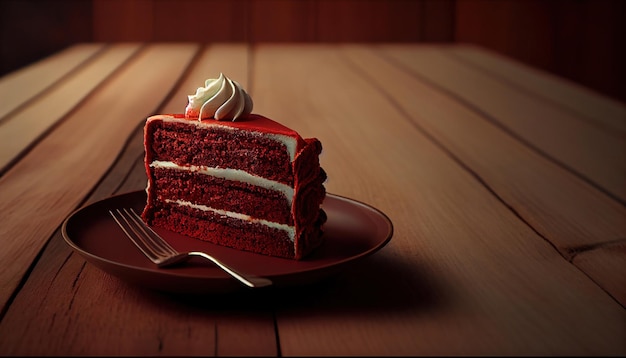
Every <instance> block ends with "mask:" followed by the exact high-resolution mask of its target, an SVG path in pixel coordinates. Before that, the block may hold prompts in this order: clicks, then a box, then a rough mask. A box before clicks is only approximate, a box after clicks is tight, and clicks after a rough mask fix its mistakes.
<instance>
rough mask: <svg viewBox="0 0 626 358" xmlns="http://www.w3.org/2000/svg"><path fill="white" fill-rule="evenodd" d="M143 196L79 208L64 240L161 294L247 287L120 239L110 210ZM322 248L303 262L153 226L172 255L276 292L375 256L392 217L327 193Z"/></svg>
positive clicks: (138, 203) (138, 206)
mask: <svg viewBox="0 0 626 358" xmlns="http://www.w3.org/2000/svg"><path fill="white" fill-rule="evenodd" d="M145 201H146V193H145V191H143V190H142V191H136V192H131V193H127V194H121V195H117V196H112V197H110V198H107V199H104V200H101V201H98V202H95V203H93V204H90V205H88V206H85V207H83V208H81V209H79V210H77V211H75V212H74V213H73V214H72V215H70V216H69V217H68V218H67V219H66V220H65V222H64V223H63V230H62V231H63V237H64V239H65V241H66V242H67V243H68V244H69V245H70V246H71V247H72V248H73V249H74V250H75V251H76V252H78V253H79V254H80V255H82V256H83V257H84V258H85V259H86V260H87V261H89V262H90V263H92V264H93V265H95V266H97V267H98V268H100V269H102V270H104V271H105V272H108V273H110V274H112V275H115V276H117V277H119V278H121V279H122V280H125V281H128V282H131V283H133V284H137V285H141V286H144V287H148V288H151V289H156V290H160V291H167V292H176V293H222V292H233V291H236V290H250V289H249V288H247V287H246V286H243V285H242V284H240V283H239V282H238V281H236V280H235V279H233V278H231V277H230V276H229V275H228V274H226V273H225V272H223V271H221V270H220V269H219V268H217V267H216V266H214V265H212V264H211V263H208V262H204V261H190V262H188V263H186V264H182V265H178V266H175V267H169V268H157V267H156V265H154V264H153V263H152V262H150V261H149V260H148V259H147V258H146V257H145V256H143V254H142V253H141V251H139V249H137V247H136V246H134V245H133V243H132V242H131V241H130V240H129V239H128V238H127V237H126V236H125V235H124V233H123V232H122V230H121V229H120V228H119V227H118V226H117V224H116V223H115V221H113V219H112V218H111V216H110V215H109V212H108V210H109V209H113V208H123V207H132V208H134V209H135V210H137V211H141V210H142V209H143V206H144V203H145ZM322 206H323V208H324V210H325V211H326V214H327V215H328V221H327V222H326V224H325V225H324V236H325V241H324V244H323V245H322V246H321V247H319V248H318V249H317V250H315V252H313V253H312V254H311V255H309V256H308V257H307V258H306V259H303V260H300V261H295V260H289V259H281V258H276V257H269V256H264V255H259V254H254V253H250V252H244V251H238V250H234V249H230V248H227V247H223V246H219V245H214V244H211V243H207V242H203V241H200V240H195V239H190V238H187V237H185V236H182V235H179V234H176V233H173V232H170V231H167V230H160V229H156V231H157V232H158V233H159V234H160V235H161V236H163V237H164V238H165V239H166V240H167V241H168V242H169V243H170V244H171V245H172V246H174V247H175V248H176V249H178V250H193V251H205V252H208V253H210V254H211V255H213V256H215V257H216V258H218V259H219V260H221V261H223V262H224V263H225V264H227V265H229V266H231V267H233V268H234V269H236V270H238V271H240V272H241V273H249V274H254V275H257V276H263V277H267V278H269V279H271V280H272V281H273V282H274V285H275V286H277V287H285V286H292V285H301V284H308V283H312V282H314V281H317V280H320V279H322V278H325V277H328V276H329V275H332V274H335V273H337V272H338V271H339V270H340V269H342V268H344V267H345V265H347V264H349V263H352V262H354V261H356V260H358V259H361V258H363V257H366V256H368V255H370V254H373V253H375V252H376V251H378V250H380V249H381V248H382V247H383V246H385V245H386V244H387V243H388V242H389V240H391V237H392V235H393V224H392V223H391V220H389V218H388V217H387V216H386V215H385V214H384V213H382V212H381V211H380V210H378V209H375V208H373V207H371V206H369V205H367V204H364V203H361V202H358V201H355V200H352V199H348V198H345V197H341V196H337V195H332V194H328V195H327V196H326V199H325V200H324V203H323V205H322Z"/></svg>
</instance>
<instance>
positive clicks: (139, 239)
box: [109, 208, 272, 288]
mask: <svg viewBox="0 0 626 358" xmlns="http://www.w3.org/2000/svg"><path fill="white" fill-rule="evenodd" d="M109 213H110V214H111V216H112V217H113V219H114V220H115V222H116V223H117V225H118V226H119V227H120V228H121V229H122V230H123V231H124V233H125V234H126V236H128V238H129V239H130V240H131V241H132V242H133V243H134V244H135V246H137V247H138V248H139V250H141V252H143V254H144V255H145V256H146V257H147V258H148V259H150V261H152V262H153V263H155V264H156V265H157V266H158V267H167V266H170V265H174V264H176V263H179V262H182V261H185V260H187V259H189V258H191V257H202V258H204V259H207V260H209V261H211V262H212V263H214V264H215V265H217V266H218V267H220V268H221V269H222V270H224V271H226V272H227V273H228V274H229V275H231V276H232V277H234V278H236V279H237V280H239V281H240V282H241V283H243V284H244V285H246V286H248V287H253V288H257V287H264V286H269V285H271V284H272V281H271V280H269V279H267V278H264V277H256V276H243V275H242V274H240V273H237V272H236V271H235V270H233V269H231V268H230V267H228V266H226V265H225V264H224V263H222V262H220V261H219V260H218V259H216V258H215V257H213V256H211V255H209V254H207V253H205V252H201V251H188V252H179V251H177V250H176V249H174V248H173V247H172V246H171V245H170V244H169V243H168V242H167V241H165V240H164V239H163V238H162V237H161V236H159V234H157V233H156V232H155V231H154V230H152V228H151V227H149V226H148V225H146V223H144V221H143V220H142V219H141V217H140V216H139V215H138V214H137V213H136V212H135V210H133V209H132V208H131V209H130V210H128V209H126V208H124V209H122V210H120V209H115V212H114V211H112V210H109Z"/></svg>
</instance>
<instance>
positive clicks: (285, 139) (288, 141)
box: [150, 114, 297, 162]
mask: <svg viewBox="0 0 626 358" xmlns="http://www.w3.org/2000/svg"><path fill="white" fill-rule="evenodd" d="M150 118H155V119H160V120H162V121H163V122H171V123H174V122H176V123H183V124H193V125H194V126H196V127H198V128H203V129H207V128H211V127H219V128H220V129H223V130H228V131H231V132H236V131H239V130H240V129H237V128H233V127H230V126H225V125H221V124H219V122H215V121H208V122H207V121H204V122H201V121H190V120H188V119H185V118H176V117H173V116H171V115H160V114H159V115H154V116H152V117H150ZM246 132H248V133H258V135H259V136H263V137H265V138H269V139H272V140H275V141H277V142H280V143H282V144H283V145H284V146H285V147H287V151H288V152H289V158H290V159H291V161H292V162H293V160H294V158H295V156H296V147H297V142H296V140H295V139H294V138H292V137H290V136H286V135H282V134H272V133H261V132H254V131H250V130H247V131H246Z"/></svg>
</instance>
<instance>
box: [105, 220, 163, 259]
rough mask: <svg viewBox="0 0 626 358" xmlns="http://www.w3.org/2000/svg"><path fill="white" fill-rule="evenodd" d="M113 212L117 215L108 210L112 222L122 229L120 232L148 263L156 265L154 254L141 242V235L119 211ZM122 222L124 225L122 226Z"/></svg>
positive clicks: (156, 257)
mask: <svg viewBox="0 0 626 358" xmlns="http://www.w3.org/2000/svg"><path fill="white" fill-rule="evenodd" d="M115 211H116V212H117V215H116V214H115V213H114V212H113V211H111V210H109V214H111V216H112V217H113V220H115V222H116V223H117V225H118V226H119V227H120V228H121V229H122V231H124V233H125V234H126V236H128V238H129V239H130V241H132V242H133V244H135V246H137V248H139V250H141V252H143V253H144V255H146V257H148V258H149V259H150V261H152V262H154V263H156V262H157V261H158V256H157V255H155V253H154V252H152V250H151V249H150V248H149V247H148V246H147V245H146V243H145V241H144V240H142V238H141V235H140V234H139V233H138V232H137V230H136V229H135V228H134V226H133V225H131V224H130V222H129V221H128V219H127V218H126V216H124V214H123V213H122V212H121V211H120V210H119V209H116V210H115ZM122 221H123V222H124V223H125V224H123V223H122ZM131 232H132V234H131ZM133 234H134V235H133Z"/></svg>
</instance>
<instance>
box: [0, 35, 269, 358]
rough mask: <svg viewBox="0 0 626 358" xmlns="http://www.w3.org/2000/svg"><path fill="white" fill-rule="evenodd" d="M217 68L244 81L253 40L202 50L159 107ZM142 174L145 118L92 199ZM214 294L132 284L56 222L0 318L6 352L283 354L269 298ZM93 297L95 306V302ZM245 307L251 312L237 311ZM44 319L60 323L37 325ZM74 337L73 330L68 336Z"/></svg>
mask: <svg viewBox="0 0 626 358" xmlns="http://www.w3.org/2000/svg"><path fill="white" fill-rule="evenodd" d="M219 71H223V72H225V73H228V74H229V76H230V74H233V76H236V77H233V78H242V79H243V81H241V82H242V83H246V81H247V73H246V72H247V47H246V46H243V45H216V46H211V47H209V48H207V49H205V51H204V52H203V53H202V54H201V55H200V56H199V57H198V58H197V59H196V60H195V62H194V63H193V67H192V68H191V69H189V72H187V73H186V75H185V77H184V78H183V80H182V82H180V83H178V84H177V88H176V89H175V91H174V92H173V96H171V97H170V98H169V99H168V101H167V103H165V104H164V106H162V107H161V108H160V109H159V112H167V113H182V111H183V110H184V106H185V105H186V98H187V97H186V96H187V94H189V93H193V92H194V91H195V88H196V87H197V86H198V85H202V84H203V81H202V80H199V79H202V78H206V77H207V76H208V77H211V76H216V73H215V72H217V74H219ZM181 103H182V106H181ZM146 181H147V178H146V174H145V168H144V165H143V126H142V125H141V123H139V125H138V126H137V127H136V129H135V131H134V133H133V134H132V136H131V138H130V140H129V141H128V142H127V144H126V146H125V147H124V150H123V151H122V153H121V154H120V157H119V158H118V159H117V160H116V161H115V164H114V166H113V167H112V168H111V170H110V171H109V172H108V174H107V175H106V177H105V178H104V179H103V180H102V181H101V182H100V183H99V185H98V187H97V188H96V189H95V190H94V191H93V193H92V194H91V195H90V197H89V199H88V200H87V201H86V203H91V202H94V201H96V200H100V199H104V198H106V197H108V196H110V195H113V194H119V193H123V192H128V191H134V190H142V189H144V188H145V185H146ZM59 297H65V299H61V300H59ZM120 297H123V299H122V300H121V299H120ZM247 299H250V297H248V298H247ZM208 300H209V299H208V298H207V297H196V298H193V297H185V296H176V295H167V294H161V293H156V292H150V291H148V290H144V289H141V288H138V287H133V286H130V285H128V284H126V283H124V282H122V281H121V280H119V279H117V278H115V277H112V276H109V275H108V274H107V273H104V272H102V271H100V270H99V269H97V268H95V266H92V265H91V264H89V263H86V262H85V260H84V259H83V258H82V257H81V256H79V255H78V254H76V253H74V252H72V249H71V248H70V247H69V246H68V245H67V244H65V242H64V241H63V238H62V235H61V232H60V230H57V232H56V233H55V235H54V236H53V238H52V239H51V241H50V243H49V244H48V246H47V247H46V249H45V250H44V252H43V254H42V255H41V259H40V260H39V262H38V263H37V265H36V266H35V267H34V268H33V270H32V273H30V277H29V280H28V281H27V282H26V283H25V285H24V287H23V288H22V289H21V290H20V292H19V294H18V295H17V296H16V298H15V299H14V301H13V303H12V304H11V306H10V308H9V309H8V310H7V313H6V315H5V317H4V318H3V320H2V322H1V323H0V353H2V354H10V355H177V356H180V355H203V356H212V355H230V356H252V355H271V356H275V355H277V347H276V337H275V331H274V320H273V316H272V313H271V309H269V308H271V306H269V305H270V303H271V301H268V302H266V301H263V300H262V299H255V302H250V301H246V302H240V301H238V300H232V299H231V298H217V297H211V298H210V302H211V303H210V304H209V305H207V301H208ZM70 301H71V305H68V302H70ZM94 301H97V302H98V306H97V307H92V304H93V302H94ZM243 306H245V307H246V312H245V313H242V311H241V307H243ZM85 311H88V314H87V315H85ZM122 311H123V312H122ZM112 312H113V313H115V312H119V314H111V313H112ZM146 317H152V318H151V319H146ZM41 321H45V322H54V324H53V326H52V327H50V326H48V325H40V324H38V322H41ZM76 322H81V323H80V324H78V325H77V324H76ZM103 332H106V334H103ZM68 336H71V337H73V339H72V340H71V342H68V341H67V339H66V337H68ZM129 337H132V341H135V343H131V339H129ZM94 342H97V343H94ZM2 347H5V348H2Z"/></svg>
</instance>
